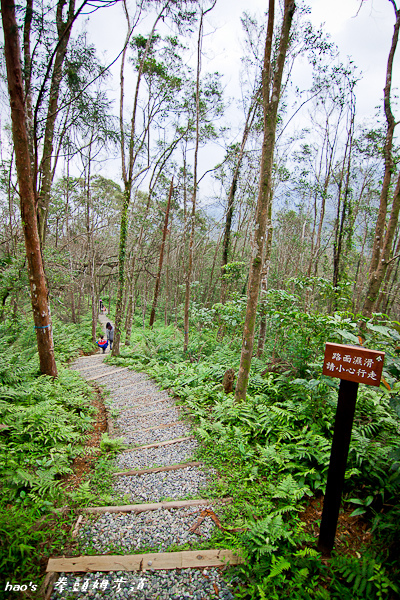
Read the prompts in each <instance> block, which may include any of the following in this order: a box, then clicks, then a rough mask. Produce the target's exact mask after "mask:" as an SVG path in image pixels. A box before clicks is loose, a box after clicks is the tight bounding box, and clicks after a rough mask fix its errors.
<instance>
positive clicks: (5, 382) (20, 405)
mask: <svg viewBox="0 0 400 600" xmlns="http://www.w3.org/2000/svg"><path fill="white" fill-rule="evenodd" d="M53 330H54V344H55V355H56V359H57V368H58V373H59V377H58V378H57V379H55V380H53V379H52V378H51V377H47V376H43V375H40V371H39V359H38V354H37V345H36V335H35V332H34V329H33V325H32V323H31V322H30V321H29V320H28V319H25V318H20V319H18V320H16V319H13V320H7V319H6V320H5V321H4V322H3V323H2V324H0V424H1V429H0V478H1V485H0V508H1V511H0V515H1V516H0V572H1V574H2V576H3V577H4V578H5V580H8V579H9V580H14V581H16V582H18V583H19V584H23V583H25V582H29V581H31V580H33V581H35V578H36V582H37V577H38V574H39V573H40V571H41V564H40V560H41V559H42V560H43V557H44V556H46V554H48V553H50V552H51V548H52V545H54V544H56V545H57V547H58V551H59V550H60V548H61V549H62V547H63V544H64V541H65V539H66V537H67V531H69V528H70V524H69V521H70V519H71V518H72V516H68V514H69V513H68V514H67V515H65V514H63V513H59V514H56V513H54V510H53V509H54V508H55V507H57V506H58V507H59V506H61V505H63V504H66V503H67V502H68V496H67V497H66V496H65V492H63V490H62V488H61V487H60V485H59V483H60V479H61V477H62V476H63V475H65V474H68V473H70V472H71V462H72V460H73V459H74V458H75V457H76V456H78V455H79V454H80V452H81V451H82V449H83V444H84V441H85V435H86V433H87V432H88V430H89V429H90V428H91V424H92V419H93V414H94V408H93V407H92V406H91V394H92V393H93V392H92V391H91V388H90V387H89V386H88V384H86V382H84V381H83V380H82V378H81V377H80V376H79V375H78V374H77V373H75V372H73V371H71V370H69V369H68V368H67V366H66V364H65V363H66V361H68V360H69V359H70V358H73V357H76V356H78V354H79V350H83V351H85V352H91V351H93V343H92V342H91V339H90V327H89V321H88V322H87V323H86V322H85V321H84V322H83V323H81V324H79V325H71V324H68V325H65V324H62V323H61V322H59V321H57V320H53ZM38 549H39V550H40V551H39V552H38Z"/></svg>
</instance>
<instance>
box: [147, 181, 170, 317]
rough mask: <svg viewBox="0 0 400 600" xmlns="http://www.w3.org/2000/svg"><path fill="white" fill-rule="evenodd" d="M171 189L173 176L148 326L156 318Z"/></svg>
mask: <svg viewBox="0 0 400 600" xmlns="http://www.w3.org/2000/svg"><path fill="white" fill-rule="evenodd" d="M173 189H174V178H172V180H171V185H170V188H169V194H168V202H167V208H166V209H165V221H164V229H163V237H162V242H161V248H160V258H159V261H158V272H157V277H156V284H155V286H154V297H153V305H152V307H151V313H150V321H149V327H153V323H154V319H155V318H156V309H157V300H158V292H159V289H160V281H161V272H162V266H163V260H164V248H165V240H166V239H167V231H168V219H169V209H170V206H171V198H172V192H173Z"/></svg>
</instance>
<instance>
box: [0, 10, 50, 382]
mask: <svg viewBox="0 0 400 600" xmlns="http://www.w3.org/2000/svg"><path fill="white" fill-rule="evenodd" d="M1 14H2V19H3V31H4V43H5V47H4V54H5V59H6V67H7V81H8V90H9V95H10V107H11V120H12V133H13V142H14V149H15V162H16V167H17V177H18V187H19V195H20V206H21V218H22V227H23V231H24V237H25V249H26V256H27V261H28V273H29V283H30V290H31V303H32V311H33V320H34V327H35V331H36V337H37V344H38V351H39V360H40V370H41V372H42V373H43V374H45V375H51V376H53V377H57V367H56V362H55V358H54V347H53V333H52V323H51V317H50V307H49V302H48V293H47V286H46V278H45V274H44V269H43V261H42V254H41V250H40V239H39V232H38V226H37V210H36V202H35V193H34V182H33V176H32V170H31V154H30V152H29V137H28V128H27V114H26V106H25V102H24V86H23V77H22V68H21V51H20V43H19V35H18V25H17V21H16V18H15V5H14V0H1Z"/></svg>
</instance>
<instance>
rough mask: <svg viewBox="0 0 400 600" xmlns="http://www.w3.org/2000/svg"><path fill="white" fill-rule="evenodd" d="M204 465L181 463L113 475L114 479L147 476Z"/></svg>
mask: <svg viewBox="0 0 400 600" xmlns="http://www.w3.org/2000/svg"><path fill="white" fill-rule="evenodd" d="M201 464H202V463H201V462H199V461H192V462H187V463H179V464H176V465H167V466H166V467H152V468H151V469H131V470H130V471H118V473H113V477H117V476H120V475H146V473H162V472H163V471H177V470H178V469H186V467H199V466H200V465H201Z"/></svg>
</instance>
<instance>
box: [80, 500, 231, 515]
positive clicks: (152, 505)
mask: <svg viewBox="0 0 400 600" xmlns="http://www.w3.org/2000/svg"><path fill="white" fill-rule="evenodd" d="M230 502H232V498H230V497H226V498H212V499H209V500H205V499H203V498H199V499H198V500H169V501H168V502H149V503H147V504H146V503H144V504H122V505H120V506H88V507H87V508H83V509H82V512H83V513H87V514H104V513H118V512H136V513H138V512H147V511H152V510H158V509H159V508H167V509H169V508H185V507H187V506H189V507H190V506H208V505H210V504H218V503H219V504H229V503H230Z"/></svg>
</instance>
